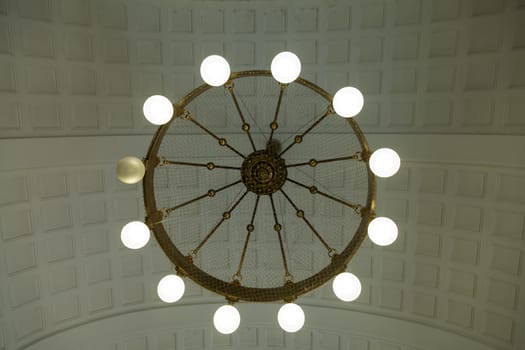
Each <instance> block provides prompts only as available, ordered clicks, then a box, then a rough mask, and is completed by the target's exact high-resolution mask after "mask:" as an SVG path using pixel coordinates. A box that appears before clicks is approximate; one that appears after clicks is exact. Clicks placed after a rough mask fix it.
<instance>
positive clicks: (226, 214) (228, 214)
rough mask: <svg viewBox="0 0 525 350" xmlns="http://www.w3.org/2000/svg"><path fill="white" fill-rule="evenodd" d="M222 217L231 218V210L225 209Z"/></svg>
mask: <svg viewBox="0 0 525 350" xmlns="http://www.w3.org/2000/svg"><path fill="white" fill-rule="evenodd" d="M222 218H223V219H224V220H228V219H229V218H231V214H230V212H228V211H225V212H224V213H223V214H222Z"/></svg>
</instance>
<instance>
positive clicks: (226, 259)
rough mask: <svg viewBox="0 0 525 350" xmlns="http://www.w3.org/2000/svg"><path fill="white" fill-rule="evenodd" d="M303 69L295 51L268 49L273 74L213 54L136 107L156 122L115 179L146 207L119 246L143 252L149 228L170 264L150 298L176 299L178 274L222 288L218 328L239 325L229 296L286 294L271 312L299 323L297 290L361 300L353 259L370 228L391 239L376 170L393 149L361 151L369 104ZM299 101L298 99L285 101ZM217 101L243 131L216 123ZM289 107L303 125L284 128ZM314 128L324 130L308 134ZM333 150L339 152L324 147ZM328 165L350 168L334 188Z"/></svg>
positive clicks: (262, 298)
mask: <svg viewBox="0 0 525 350" xmlns="http://www.w3.org/2000/svg"><path fill="white" fill-rule="evenodd" d="M300 72H301V62H300V60H299V58H298V57H297V56H296V55H295V54H293V53H291V52H281V53H279V54H277V55H276V56H275V57H274V59H273V60H272V62H271V70H270V71H268V70H251V71H242V72H231V71H230V66H229V64H228V62H227V61H226V60H225V59H224V58H223V57H221V56H218V55H212V56H209V57H207V58H205V59H204V60H203V61H202V63H201V66H200V74H201V77H202V79H203V80H204V82H205V84H203V85H201V86H199V87H197V88H196V89H194V90H192V91H191V92H189V93H188V94H187V95H186V96H185V97H183V98H182V99H180V100H179V101H178V102H176V103H172V102H171V101H170V100H169V99H168V98H166V97H164V96H160V95H154V96H151V97H149V98H148V99H147V100H146V101H145V103H144V106H143V112H144V116H145V117H146V119H147V120H148V121H149V122H150V123H152V124H155V125H159V128H158V129H157V132H156V133H155V135H154V136H153V139H152V141H151V143H150V146H149V149H148V151H147V155H146V157H145V158H143V159H142V160H141V159H138V158H136V157H124V158H122V159H121V160H120V161H119V162H118V163H117V177H118V178H119V180H120V181H122V182H124V183H127V184H135V183H138V182H140V181H142V186H143V195H144V205H145V209H146V218H145V220H144V222H141V221H132V222H130V223H128V224H126V225H125V226H124V227H123V228H122V231H121V240H122V243H123V244H124V245H125V246H126V247H128V248H129V249H140V248H142V247H144V246H145V245H146V244H147V243H148V241H149V238H150V232H153V234H154V236H155V238H156V240H157V242H158V244H159V246H160V247H161V249H162V250H163V252H164V254H165V255H166V256H167V257H168V258H169V260H170V261H171V263H172V264H173V265H174V273H173V274H169V275H167V276H164V277H163V278H162V279H161V280H160V281H159V283H158V286H157V294H158V296H159V298H160V299H161V300H162V301H164V302H166V303H173V302H176V301H178V300H179V299H180V298H181V297H182V296H183V295H184V289H185V287H184V280H183V278H190V279H192V280H193V281H194V282H196V283H197V284H198V285H200V286H202V287H204V288H206V289H208V290H210V291H212V292H214V293H216V294H219V295H221V296H224V297H225V299H226V301H227V303H226V304H225V305H223V306H221V307H219V308H218V309H217V311H216V312H215V314H214V317H213V323H214V325H215V328H216V329H217V331H218V332H220V333H223V334H230V333H232V332H234V331H235V330H236V329H237V328H238V327H239V325H240V321H241V317H240V314H239V312H238V310H237V309H236V308H235V306H234V304H235V303H237V302H241V301H248V302H274V301H282V302H284V305H283V306H282V307H281V308H280V310H279V313H278V315H277V320H278V323H279V325H280V326H281V328H282V329H283V330H285V331H286V332H296V331H298V330H300V329H301V327H302V326H303V324H304V323H305V314H304V312H303V310H302V309H301V307H300V306H299V305H298V304H296V303H295V301H296V299H297V298H298V297H299V296H301V295H303V294H306V293H309V292H311V291H313V290H314V289H316V288H318V287H320V286H321V285H323V284H325V283H327V282H328V281H330V280H332V279H333V283H332V287H333V292H334V294H335V295H336V296H337V298H339V299H340V300H342V301H344V302H350V301H353V300H355V299H357V298H358V297H359V295H360V293H361V283H360V281H359V279H358V278H357V276H356V275H354V274H352V273H350V272H347V266H348V264H349V262H350V260H351V258H352V257H353V256H354V255H355V254H356V252H357V250H358V249H359V247H360V245H361V243H362V242H363V240H364V239H365V237H366V236H367V235H368V237H369V238H370V240H371V241H372V242H374V243H375V244H377V245H379V246H386V245H389V244H392V243H393V242H394V241H395V240H396V238H397V234H398V230H397V226H396V224H395V223H394V222H393V221H392V220H391V219H389V218H386V217H377V216H376V210H375V206H376V182H375V178H376V176H378V177H389V176H392V175H394V174H395V173H396V172H397V171H398V169H399V166H400V159H399V156H398V155H397V153H396V152H395V151H393V150H392V149H389V148H380V149H378V150H376V151H374V152H372V151H371V150H370V149H369V146H368V144H367V141H366V138H365V136H364V134H363V132H362V131H361V129H360V128H359V126H358V124H357V123H356V121H355V120H354V118H353V117H354V116H356V115H357V114H358V113H359V112H360V111H361V109H362V108H363V105H364V98H363V95H362V94H361V92H360V91H359V90H358V89H356V88H354V87H343V88H341V89H340V90H338V91H337V92H336V93H335V95H334V96H333V97H332V96H331V95H330V94H329V93H328V92H326V91H325V90H323V89H322V88H320V87H319V86H317V85H316V84H314V83H312V82H310V81H308V80H305V79H303V78H301V77H299V75H300ZM272 78H273V79H272ZM294 98H295V99H296V100H297V101H298V102H297V103H296V107H297V108H296V109H295V110H293V109H292V108H288V109H287V108H286V107H290V106H292V104H291V101H293V100H294ZM245 100H246V101H248V104H247V103H246V101H245ZM285 100H286V101H287V102H285ZM285 105H286V106H285ZM268 106H271V109H269V111H266V109H267V107H268ZM225 110H227V113H226V114H227V115H228V116H229V117H231V115H232V114H235V120H236V125H237V127H240V131H241V132H240V133H233V132H232V131H230V133H229V134H228V132H223V135H219V134H218V133H216V132H214V131H213V130H212V127H211V126H210V125H215V126H216V125H217V124H220V123H219V122H218V120H219V119H220V118H219V117H217V116H218V115H220V114H221V111H225ZM206 111H207V112H208V114H210V115H211V117H210V116H208V119H206V117H205V116H204V114H206V113H205V112H206ZM294 111H295V113H294ZM290 114H293V115H292V117H293V118H294V119H293V120H294V121H299V122H300V123H301V125H302V127H301V128H300V129H299V130H298V131H297V132H295V133H294V132H290V131H288V132H284V131H283V132H281V130H283V128H281V127H280V123H283V124H284V125H286V123H287V122H288V121H287V120H285V116H287V115H288V117H290ZM341 117H342V118H341ZM288 119H291V118H288ZM263 123H265V124H263ZM330 123H333V125H332V124H330ZM230 124H232V123H230ZM224 125H226V126H227V124H222V127H223V128H224ZM323 125H329V126H327V128H328V129H326V130H325V131H326V132H325V133H319V134H316V133H315V132H312V131H313V130H314V129H320V128H322V126H323ZM189 128H193V129H191V131H190V129H189ZM221 130H222V129H221ZM243 134H244V135H246V137H245V136H244V135H243ZM183 136H185V137H183ZM321 136H322V137H323V138H324V139H323V140H321V138H320V137H321ZM227 137H228V138H227ZM181 140H182V141H181ZM188 140H190V141H189V142H188ZM308 140H310V143H309V144H308V142H307V141H308ZM300 144H303V145H300ZM217 146H218V147H217ZM301 148H303V152H301ZM215 149H219V150H221V151H223V150H224V152H225V153H227V155H222V154H220V155H218V154H217V152H215V153H214V152H212V151H211V150H215ZM304 149H307V152H304ZM336 149H337V150H338V151H339V152H341V153H342V155H341V156H337V157H334V156H333V153H334V150H336ZM323 150H324V151H323ZM315 153H319V154H320V155H316V154H315ZM330 166H331V167H333V168H326V167H330ZM323 168H324V170H326V169H328V171H324V172H323V171H322V170H323ZM188 169H191V171H190V172H188ZM203 172H206V173H203ZM323 174H324V175H323ZM334 174H335V175H337V176H339V177H342V178H344V179H345V180H344V184H343V185H342V186H339V187H337V186H335V187H333V186H332V185H330V181H328V184H323V181H322V180H326V179H327V178H330V176H332V175H334ZM202 178H205V179H206V181H201V179H202ZM218 178H219V179H220V181H219V180H217V179H218ZM202 182H204V183H202ZM332 182H333V181H332ZM199 183H200V185H199ZM202 186H207V187H206V188H207V189H205V190H203V189H202V188H201V187H202ZM199 191H200V192H199ZM334 191H335V193H334ZM349 197H355V198H349ZM195 208H197V209H195ZM314 208H315V209H314ZM192 210H193V211H192ZM336 213H339V214H336ZM334 227H336V228H337V229H334ZM323 228H324V230H323ZM323 231H327V232H323ZM336 233H337V234H336ZM235 235H238V239H237V240H236V239H235V237H234V236H235ZM330 235H331V236H330ZM328 236H330V237H328ZM332 236H335V237H336V238H333V237H332ZM225 237H226V238H225ZM305 242H306V243H305ZM224 247H227V248H224ZM323 252H324V253H323ZM251 255H255V258H251ZM254 260H255V261H256V262H255V263H254V262H253V261H254Z"/></svg>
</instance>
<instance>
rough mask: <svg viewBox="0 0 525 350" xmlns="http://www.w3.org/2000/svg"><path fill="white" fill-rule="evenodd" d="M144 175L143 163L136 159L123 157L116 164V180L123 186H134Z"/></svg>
mask: <svg viewBox="0 0 525 350" xmlns="http://www.w3.org/2000/svg"><path fill="white" fill-rule="evenodd" d="M145 173H146V168H145V167H144V163H143V162H142V160H140V159H138V158H137V157H124V158H122V159H121V160H119V161H118V162H117V178H118V179H119V180H120V182H123V183H125V184H129V185H132V184H136V183H137V182H139V181H140V180H142V178H143V177H144V174H145Z"/></svg>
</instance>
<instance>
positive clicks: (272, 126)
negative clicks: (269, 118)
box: [270, 122, 279, 130]
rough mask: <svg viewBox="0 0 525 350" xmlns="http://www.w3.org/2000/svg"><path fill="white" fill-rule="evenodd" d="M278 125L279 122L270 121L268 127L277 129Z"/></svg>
mask: <svg viewBox="0 0 525 350" xmlns="http://www.w3.org/2000/svg"><path fill="white" fill-rule="evenodd" d="M278 127H279V124H277V123H276V122H271V123H270V129H272V130H277V128H278Z"/></svg>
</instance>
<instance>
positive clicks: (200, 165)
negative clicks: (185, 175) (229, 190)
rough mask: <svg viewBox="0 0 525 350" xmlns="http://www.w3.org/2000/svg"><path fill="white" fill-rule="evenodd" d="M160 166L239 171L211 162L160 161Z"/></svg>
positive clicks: (235, 168)
mask: <svg viewBox="0 0 525 350" xmlns="http://www.w3.org/2000/svg"><path fill="white" fill-rule="evenodd" d="M162 164H173V165H186V166H199V167H204V168H208V170H213V169H232V170H241V168H240V167H235V166H227V165H217V164H215V163H213V162H208V163H193V162H181V161H176V160H169V159H164V160H163V161H162Z"/></svg>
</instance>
